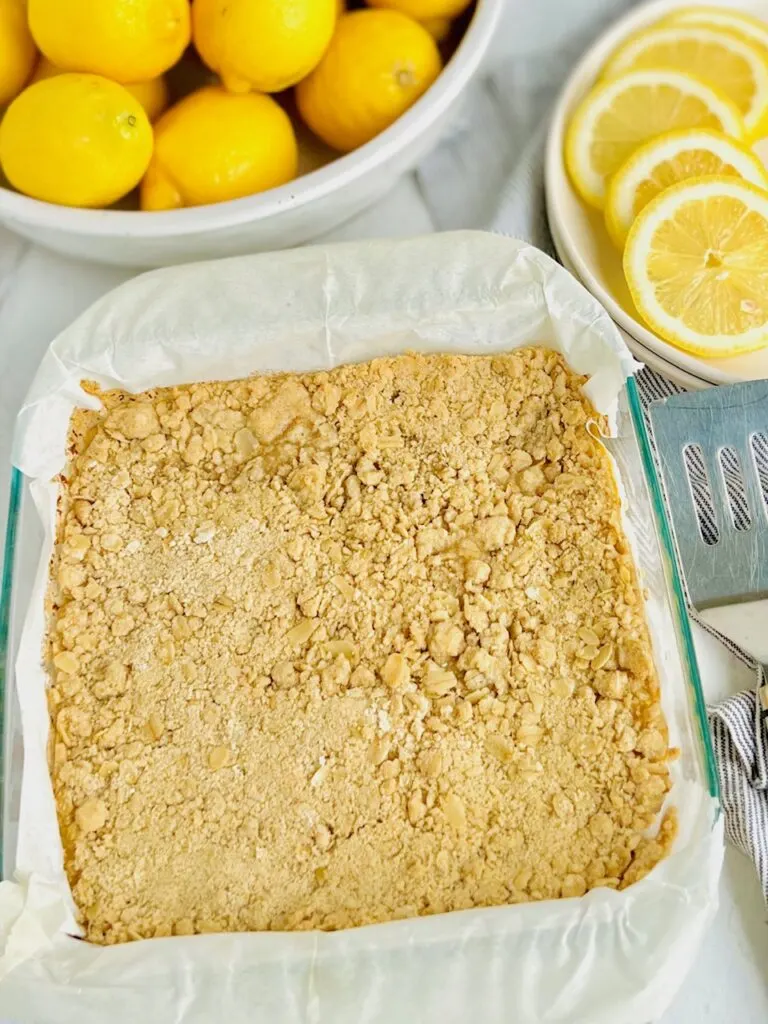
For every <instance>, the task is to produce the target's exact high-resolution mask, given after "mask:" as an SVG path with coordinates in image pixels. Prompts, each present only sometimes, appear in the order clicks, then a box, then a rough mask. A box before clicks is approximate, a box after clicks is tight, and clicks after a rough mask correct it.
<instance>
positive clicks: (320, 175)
mask: <svg viewBox="0 0 768 1024" xmlns="http://www.w3.org/2000/svg"><path fill="white" fill-rule="evenodd" d="M504 3H505V0H477V5H476V8H475V12H474V14H473V15H472V19H471V21H470V23H469V25H468V26H467V29H466V31H465V33H464V35H463V37H462V39H461V41H460V43H459V45H458V47H457V48H456V50H455V52H454V54H453V55H452V57H451V59H450V60H449V61H448V63H447V64H446V65H445V67H444V68H443V70H442V71H441V73H440V75H439V76H438V77H437V79H436V80H435V81H434V83H433V84H432V85H431V86H430V87H429V89H427V91H426V92H425V93H424V95H423V96H421V97H420V98H419V99H418V100H417V101H416V103H414V105H413V106H412V107H410V108H409V109H408V110H407V111H406V112H405V113H404V114H402V115H401V116H400V117H399V118H398V119H397V121H395V122H394V124H392V125H390V127H389V128H386V129H385V130H384V131H383V132H381V133H380V134H379V135H377V136H376V137H375V138H374V139H371V141H370V142H367V143H365V145H363V146H361V147H360V148H359V149H357V150H354V151H353V152H351V153H345V154H342V155H340V156H339V157H338V158H337V159H335V160H332V161H331V162H330V163H328V164H326V165H325V166H324V167H320V168H318V169H316V170H314V171H310V172H309V173H308V174H304V175H301V176H300V177H298V178H295V179H294V180H293V181H290V182H288V183H287V184H285V185H280V186H278V187H277V188H273V189H269V190H268V191H266V192H261V193H258V194H257V195H253V196H245V197H243V198H242V199H231V200H228V201H227V202H222V203H209V204H207V205H205V206H190V207H185V208H184V209H181V210H164V211H146V210H92V209H84V208H80V207H72V206H59V205H57V204H56V203H48V202H44V201H42V200H40V199H32V198H31V197H30V196H25V195H22V194H21V193H20V192H15V191H13V190H12V189H9V188H4V187H3V186H0V218H4V217H10V218H14V219H16V220H18V221H20V222H23V223H24V224H25V225H27V226H34V227H41V228H48V229H55V230H57V231H63V232H67V231H71V232H73V233H76V234H80V235H95V236H99V237H109V236H115V237H126V238H127V237H135V238H167V237H171V236H184V235H192V234H197V233H199V232H201V231H210V230H215V229H221V228H228V227H233V226H236V225H239V224H243V223H254V222H258V221H263V220H267V219H268V218H270V217H272V216H274V215H275V214H279V213H287V212H288V211H290V210H297V209H300V208H301V207H303V206H306V205H307V204H309V203H312V202H315V201H316V200H319V199H322V198H323V197H325V196H327V195H329V194H331V193H333V192H336V191H338V190H339V189H342V188H345V187H346V186H348V185H351V184H352V183H353V182H355V181H357V180H358V179H360V178H362V177H363V176H365V175H367V174H369V173H371V172H372V171H375V170H376V169H377V168H379V167H381V166H382V165H383V164H385V163H386V162H387V160H389V159H390V157H391V156H392V155H393V153H396V152H400V151H401V150H403V149H405V148H407V147H408V145H409V144H410V143H412V142H414V141H415V140H416V139H417V138H418V136H419V135H420V134H421V133H422V132H424V131H425V130H427V129H428V128H429V127H430V126H431V125H432V123H433V122H434V121H435V120H437V119H438V118H439V117H440V115H441V114H443V113H445V111H446V110H447V109H448V108H449V107H450V106H451V104H452V103H453V102H454V100H455V99H456V98H457V96H458V95H459V93H460V92H461V91H462V90H463V89H464V87H465V86H466V85H467V83H468V82H469V80H470V79H471V78H472V76H473V75H474V73H475V72H476V71H477V69H478V67H479V65H480V63H481V61H482V60H483V58H484V56H485V54H486V52H487V50H488V48H489V46H490V43H491V40H492V38H493V34H494V30H495V29H496V26H497V24H498V22H499V19H500V17H501V12H502V10H503V8H504Z"/></svg>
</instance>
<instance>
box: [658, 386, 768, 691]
mask: <svg viewBox="0 0 768 1024" xmlns="http://www.w3.org/2000/svg"><path fill="white" fill-rule="evenodd" d="M649 414H650V419H651V426H652V429H653V436H654V439H655V442H656V450H657V452H658V456H659V462H660V465H661V471H662V477H663V483H664V489H665V491H666V497H667V506H668V511H669V515H670V518H671V521H672V529H673V533H674V536H675V542H676V545H677V551H678V554H679V560H680V567H681V570H682V574H683V576H684V578H685V582H686V586H687V590H688V596H689V600H690V602H691V604H692V606H693V607H694V608H695V609H696V611H697V613H698V615H699V617H700V618H701V619H702V620H703V621H704V622H705V623H706V624H707V625H709V626H711V627H712V628H713V629H715V630H717V631H718V632H719V633H721V634H722V635H723V636H726V637H728V639H730V640H732V641H733V642H734V643H735V644H738V645H739V646H740V647H741V648H743V649H744V650H745V651H747V653H748V654H750V655H751V656H752V657H753V658H754V659H755V660H756V661H757V662H758V663H759V664H762V666H763V679H764V681H766V682H768V673H766V668H765V666H766V664H768V495H767V494H766V491H767V490H768V381H753V382H750V383H747V384H734V385H730V386H721V387H713V388H709V389H707V390H705V391H698V392H690V393H685V394H680V395H674V396H673V397H671V398H666V399H662V400H661V401H659V402H654V403H652V404H651V405H650V406H649ZM761 478H762V479H761ZM766 691H768V687H765V686H764V687H763V689H762V691H761V699H762V700H763V702H765V701H766V696H768V693H767V692H766Z"/></svg>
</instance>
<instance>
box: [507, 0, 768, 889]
mask: <svg viewBox="0 0 768 1024" xmlns="http://www.w3.org/2000/svg"><path fill="white" fill-rule="evenodd" d="M606 6H608V7H610V6H611V5H610V4H607V5H606ZM614 6H615V8H616V14H617V15H618V14H620V13H621V10H622V8H626V6H627V2H626V0H621V2H618V3H614ZM605 14H606V12H605V11H603V12H602V17H605ZM598 27H599V26H596V28H598ZM588 34H589V33H587V35H588ZM579 38H580V40H582V45H583V39H584V35H580V37H579ZM577 55H578V54H576V53H574V52H573V47H571V46H569V47H568V48H566V49H564V50H563V52H562V53H561V54H559V55H558V54H557V53H555V54H552V55H551V57H550V58H548V59H547V60H544V61H542V60H540V59H534V58H532V59H531V60H530V61H526V62H523V61H516V66H517V68H516V74H515V80H516V87H517V90H518V93H517V102H518V104H519V106H520V109H521V111H522V114H521V125H536V124H538V126H539V127H538V128H536V129H535V130H534V131H533V133H532V134H531V135H530V137H528V138H527V139H525V138H520V139H519V142H520V151H519V158H518V160H517V162H516V164H515V166H514V167H513V168H512V169H511V174H510V177H509V179H508V181H507V184H506V186H505V188H504V190H503V193H502V195H501V197H500V200H499V204H498V207H497V210H496V213H495V215H494V218H493V220H492V222H491V224H490V225H489V226H490V228H491V229H492V230H494V231H498V232H499V233H500V234H505V235H510V236H513V237H515V238H523V239H526V240H527V241H530V242H532V243H533V244H534V245H537V246H538V247H539V248H540V249H543V250H544V251H545V252H549V253H550V254H551V255H552V256H555V252H554V246H553V244H552V239H551V236H550V233H549V227H548V225H547V220H546V212H545V205H544V146H545V140H546V127H547V126H546V107H547V106H548V104H549V102H550V101H551V98H552V92H553V88H556V86H557V83H558V80H559V78H561V77H562V76H563V75H564V74H565V73H566V71H567V70H568V67H569V65H570V64H571V63H572V62H573V59H574V58H575V57H576V56H577ZM522 88H524V89H525V91H526V92H527V94H528V99H529V101H530V102H528V103H526V99H525V96H524V95H522V94H521V91H520V90H521V89H522ZM521 134H523V133H522V132H521ZM555 258H556V256H555ZM637 382H638V389H639V391H640V396H641V399H642V401H643V404H644V406H645V407H646V408H647V406H648V403H649V402H652V401H654V400H655V399H659V398H665V397H667V396H669V395H672V394H675V393H676V392H678V391H680V390H681V389H680V388H679V387H677V386H676V385H675V384H673V383H672V381H669V380H667V379H666V378H665V377H662V376H660V375H659V374H657V373H654V372H653V371H651V370H649V369H647V368H646V369H644V370H642V371H641V372H640V374H639V375H638V378H637ZM765 447H766V450H765V451H763V450H762V449H760V450H757V451H756V456H757V462H758V466H759V468H760V476H761V480H762V482H763V486H764V487H766V483H765V481H766V480H768V446H765ZM689 468H690V470H691V476H692V480H693V481H694V490H695V491H696V493H697V495H698V496H699V498H700V508H701V509H702V510H703V513H701V515H702V518H701V526H702V531H703V533H704V535H705V536H707V531H709V530H712V529H713V524H714V521H715V520H714V515H711V516H709V517H708V516H707V512H706V509H707V498H706V495H707V486H708V485H707V482H706V473H705V471H704V467H703V465H699V466H698V467H697V466H696V464H695V461H694V464H693V465H691V466H690V467H689ZM724 470H725V472H726V474H727V473H728V466H724ZM736 475H738V472H737V474H736ZM701 625H702V626H703V623H701ZM703 628H707V627H706V626H703ZM709 632H713V631H712V630H709ZM714 635H716V636H718V639H720V640H721V641H722V643H724V644H725V646H726V647H727V648H728V649H729V650H730V651H731V652H732V653H733V654H734V655H736V657H738V658H740V659H741V660H742V661H744V662H745V663H747V664H753V663H752V662H751V660H750V659H749V657H748V656H747V655H746V654H745V653H744V651H742V650H740V649H739V648H738V647H736V646H735V644H733V643H731V641H730V640H727V639H726V638H725V637H722V636H720V635H719V634H714ZM757 675H758V679H757V685H756V688H755V690H753V691H751V692H746V693H740V694H737V695H736V696H734V697H730V698H728V699H727V700H724V701H722V702H721V703H719V704H715V705H712V706H711V707H709V709H708V710H709V719H710V726H711V730H712V739H713V747H714V751H715V758H716V761H717V768H718V774H719V780H720V792H721V800H722V807H723V812H724V817H725V831H726V835H727V837H728V839H729V840H730V841H731V842H732V843H733V844H734V845H735V846H737V847H738V848H739V849H740V850H742V851H743V852H744V853H745V854H746V855H747V856H748V857H750V858H751V859H752V861H753V862H754V864H755V867H756V869H757V872H758V875H759V878H760V883H761V885H762V889H763V895H764V897H765V900H766V903H767V904H768V712H766V713H764V710H765V709H768V679H762V678H761V670H760V668H759V667H757Z"/></svg>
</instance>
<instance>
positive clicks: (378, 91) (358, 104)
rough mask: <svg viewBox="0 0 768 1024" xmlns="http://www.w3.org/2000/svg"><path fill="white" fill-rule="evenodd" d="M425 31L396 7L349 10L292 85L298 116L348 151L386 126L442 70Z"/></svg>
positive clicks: (313, 129)
mask: <svg viewBox="0 0 768 1024" xmlns="http://www.w3.org/2000/svg"><path fill="white" fill-rule="evenodd" d="M441 67H442V63H441V60H440V53H439V51H438V49H437V44H436V43H435V40H434V39H433V38H432V36H431V35H430V34H429V32H428V31H427V30H426V29H425V28H424V27H423V26H422V25H419V24H418V23H417V22H415V21H413V20H412V19H411V18H407V17H406V16H405V15H404V14H400V13H399V12H397V11H352V12H351V13H350V14H345V15H343V16H342V17H341V18H340V19H339V24H338V26H337V28H336V32H335V33H334V36H333V39H332V40H331V45H330V46H329V47H328V50H327V52H326V54H325V56H324V57H323V59H322V61H321V62H320V64H319V65H318V66H317V67H316V68H315V70H314V71H313V72H312V73H311V74H310V75H309V76H308V77H307V78H305V79H304V81H302V82H300V83H299V84H298V86H297V87H296V101H297V103H298V106H299V112H300V113H301V116H302V117H303V119H304V120H305V121H306V123H307V124H308V125H309V127H310V128H311V129H312V131H313V132H314V133H315V134H316V135H319V136H320V138H321V139H322V140H323V141H324V142H326V143H327V144H328V145H329V146H332V147H333V148H334V149H338V150H341V151H342V152H348V151H349V150H351V149H356V148H357V147H358V146H362V145H363V143H364V142H368V141H369V139H372V138H373V137H374V136H376V135H378V134H379V132H382V131H384V129H385V128H388V127H389V125H391V124H392V122H393V121H395V120H397V118H398V117H400V115H401V114H403V113H404V112H405V111H406V110H407V109H408V108H409V107H410V106H412V105H413V104H414V103H415V102H416V100H417V99H418V98H419V96H421V95H422V93H424V92H426V90H427V89H428V88H429V86H430V85H431V84H432V83H433V82H434V80H435V79H436V78H437V76H438V75H439V74H440V70H441Z"/></svg>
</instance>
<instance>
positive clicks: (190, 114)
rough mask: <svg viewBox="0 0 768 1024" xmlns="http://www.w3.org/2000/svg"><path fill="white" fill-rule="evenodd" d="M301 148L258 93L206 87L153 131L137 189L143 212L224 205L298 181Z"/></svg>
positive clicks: (275, 107)
mask: <svg viewBox="0 0 768 1024" xmlns="http://www.w3.org/2000/svg"><path fill="white" fill-rule="evenodd" d="M297 167H298V146H297V144H296V136H295V134H294V131H293V125H292V124H291V121H290V118H289V117H288V115H287V114H286V113H285V111H284V110H283V108H282V107H281V106H280V104H279V103H277V102H276V101H275V100H273V99H272V97H271V96H264V95H263V94H261V93H256V92H251V93H244V94H243V95H236V94H235V93H231V92H227V91H226V89H223V88H222V87H221V86H218V85H211V86H206V87H205V88H203V89H198V90H197V92H193V93H192V94H191V95H189V96H186V97H185V98H184V99H183V100H181V101H180V102H179V103H177V104H176V105H175V106H173V107H171V109H170V110H168V111H167V112H166V113H165V114H163V116H162V117H161V118H160V120H159V121H158V122H157V124H156V125H155V152H154V154H153V156H152V161H151V163H150V165H149V167H148V169H147V173H146V175H145V176H144V180H143V181H142V183H141V208H142V210H171V209H176V208H178V207H180V206H201V205H204V204H206V203H221V202H225V201H226V200H228V199H239V198H241V197H242V196H249V195H252V194H253V193H254V192H263V191H265V190H266V189H268V188H275V187H276V186H277V185H284V184H285V182H287V181H290V180H291V178H294V177H296V171H297Z"/></svg>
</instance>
